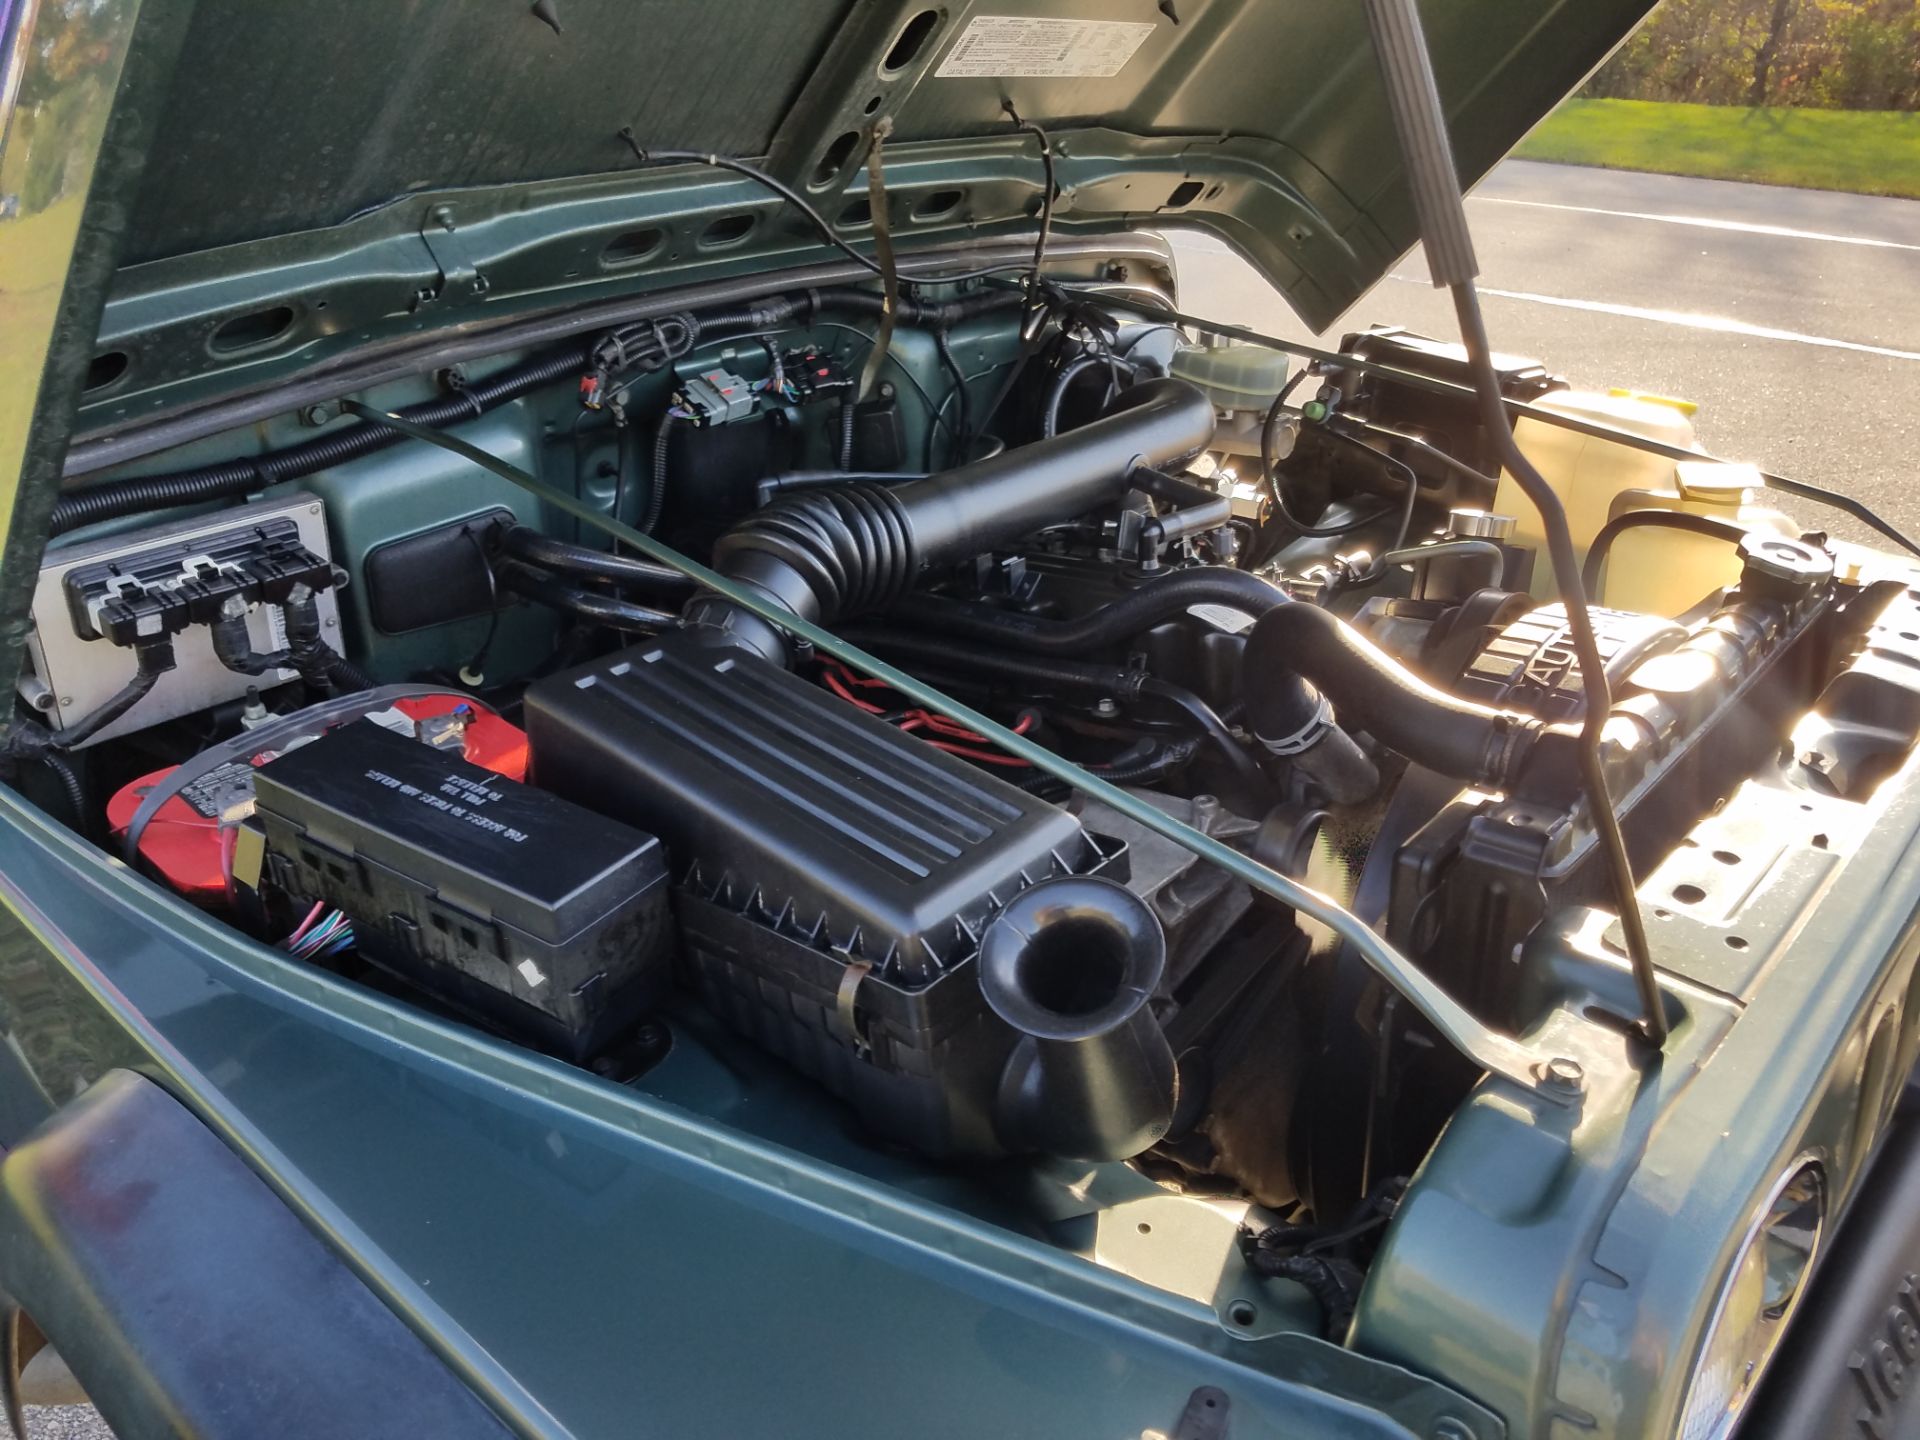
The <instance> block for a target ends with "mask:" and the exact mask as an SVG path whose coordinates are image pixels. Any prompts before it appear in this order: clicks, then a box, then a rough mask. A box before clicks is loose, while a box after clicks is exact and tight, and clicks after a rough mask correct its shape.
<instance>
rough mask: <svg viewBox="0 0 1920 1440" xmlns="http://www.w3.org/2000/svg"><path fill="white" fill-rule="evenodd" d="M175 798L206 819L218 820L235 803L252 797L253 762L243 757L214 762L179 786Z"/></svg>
mask: <svg viewBox="0 0 1920 1440" xmlns="http://www.w3.org/2000/svg"><path fill="white" fill-rule="evenodd" d="M177 798H179V799H181V800H184V801H186V802H187V804H189V805H191V806H192V807H193V808H194V810H195V811H196V812H197V813H198V814H200V815H203V816H205V817H206V818H207V819H209V820H218V819H219V818H220V817H221V816H222V815H225V814H226V813H227V812H228V811H229V810H231V809H232V808H233V807H234V806H235V805H238V804H242V803H244V802H246V801H249V800H251V799H253V766H251V765H249V764H248V763H247V762H246V761H244V760H229V761H228V762H227V763H226V764H224V765H216V766H215V767H214V768H213V769H211V770H209V771H207V773H206V774H204V775H202V776H200V777H198V778H197V779H195V780H193V781H192V782H190V783H189V784H187V785H184V786H182V787H181V789H180V793H179V795H178V797H177Z"/></svg>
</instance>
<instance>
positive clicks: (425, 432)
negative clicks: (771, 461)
mask: <svg viewBox="0 0 1920 1440" xmlns="http://www.w3.org/2000/svg"><path fill="white" fill-rule="evenodd" d="M344 408H345V409H347V410H348V411H350V412H351V413H353V414H355V415H358V416H359V417H360V418H361V419H363V420H369V421H372V422H374V423H375V424H379V425H386V426H389V427H391V428H393V429H395V430H398V431H399V432H400V433H401V434H403V435H408V436H411V437H412V438H413V439H415V440H424V441H425V442H426V443H428V444H429V445H437V446H439V447H440V448H441V449H443V450H447V451H450V452H452V453H453V454H455V455H458V456H460V457H461V458H462V459H464V460H468V461H471V462H472V463H473V464H475V465H478V466H480V467H481V468H482V469H484V470H487V471H489V472H490V473H492V474H494V475H498V476H499V477H500V478H501V479H503V480H506V481H508V482H510V483H512V484H514V485H518V486H519V487H520V488H521V489H522V490H525V491H526V492H527V493H528V494H530V495H533V496H535V497H537V498H538V499H540V500H544V501H545V502H546V503H547V504H549V505H551V506H552V507H553V508H554V509H555V510H558V511H560V512H561V513H563V514H566V515H570V516H572V517H573V518H574V519H576V520H579V521H582V522H583V523H585V524H587V525H591V526H592V527H594V528H595V529H597V530H600V531H602V532H604V533H605V534H607V535H610V536H612V537H613V538H615V539H616V540H619V541H620V542H622V543H623V544H625V545H626V546H628V547H629V548H630V549H632V550H633V551H635V552H636V553H638V554H640V555H644V556H645V557H646V558H647V559H649V560H653V561H656V562H657V563H659V564H661V565H669V566H672V567H673V568H674V569H675V570H678V571H679V572H680V573H681V574H683V575H685V576H687V577H688V578H689V579H691V580H693V581H694V582H695V583H697V584H699V585H701V586H703V587H704V588H706V589H708V590H711V591H713V592H714V593H715V594H717V595H720V596H723V597H725V598H726V599H727V600H729V601H731V602H732V603H733V604H735V605H737V606H739V607H740V608H741V609H743V610H746V611H748V612H750V613H752V614H753V615H756V616H758V617H759V618H760V619H761V620H764V621H765V622H766V623H767V624H769V625H773V626H776V627H778V628H779V629H781V630H784V631H786V632H787V633H788V634H789V635H791V636H793V637H794V638H795V639H797V640H804V641H806V642H807V643H808V644H810V645H812V646H813V647H814V649H816V650H817V651H819V652H820V653H822V654H824V655H831V656H832V657H833V658H834V659H836V660H839V661H840V662H842V663H843V664H845V665H848V666H851V667H852V668H853V669H855V670H857V671H859V672H860V673H861V674H863V675H867V676H870V677H872V678H873V679H876V680H881V681H884V682H885V683H886V684H887V685H888V686H889V687H891V688H892V689H894V690H896V691H898V692H899V693H900V694H902V695H905V696H906V697H907V698H908V699H910V700H912V701H914V702H915V703H917V704H920V705H924V706H925V707H926V708H927V709H929V710H932V711H933V712H935V713H936V714H939V715H944V716H946V717H947V718H948V719H949V720H954V721H957V722H958V723H960V724H962V725H965V726H967V727H968V728H969V729H971V730H972V731H973V732H974V733H975V734H977V735H981V736H983V737H985V738H986V739H987V740H990V741H992V742H993V744H994V745H996V746H998V747H999V748H1000V749H1001V750H1004V751H1005V752H1007V753H1008V754H1009V755H1016V756H1018V757H1019V758H1020V759H1022V760H1025V761H1026V762H1027V763H1028V764H1030V765H1032V766H1033V767H1034V768H1035V769H1036V770H1042V771H1045V772H1046V773H1047V774H1049V775H1051V776H1053V777H1054V778H1055V779H1056V780H1060V781H1062V782H1064V783H1065V784H1067V785H1069V786H1071V787H1072V788H1073V789H1075V790H1078V791H1079V792H1080V793H1081V794H1083V795H1086V796H1088V797H1089V798H1090V799H1094V800H1098V801H1099V802H1101V803H1102V804H1104V805H1108V806H1111V807H1112V808H1113V809H1115V810H1117V811H1119V813H1120V814H1122V815H1124V816H1126V817H1127V818H1128V819H1129V820H1132V821H1133V822H1134V823H1135V824H1137V825H1142V826H1144V827H1145V828H1147V829H1148V830H1151V831H1153V832H1154V833H1155V834H1156V835H1160V836H1163V837H1164V838H1166V839H1168V840H1171V841H1172V842H1173V843H1174V844H1176V845H1178V846H1180V847H1181V848H1182V849H1184V850H1187V851H1189V852H1191V853H1192V854H1194V855H1197V856H1199V857H1200V858H1201V859H1203V860H1206V861H1208V862H1210V863H1212V864H1214V865H1217V866H1219V867H1220V868H1221V869H1222V870H1225V871H1226V872H1227V873H1228V874H1230V875H1232V876H1233V877H1234V878H1235V879H1237V880H1241V881H1244V882H1245V883H1246V884H1247V885H1250V886H1252V887H1253V889H1255V890H1257V891H1259V892H1260V893H1261V894H1263V895H1266V896H1269V897H1271V898H1272V899H1274V900H1277V901H1279V902H1280V903H1281V904H1282V905H1285V906H1288V907H1289V908H1291V909H1293V910H1295V911H1297V912H1298V913H1300V914H1301V915H1304V916H1307V917H1308V918H1310V919H1312V920H1316V921H1318V922H1319V923H1320V924H1322V925H1324V926H1326V927H1327V929H1329V930H1331V931H1332V932H1333V933H1334V934H1335V935H1337V936H1339V937H1340V938H1341V939H1342V940H1344V941H1346V942H1347V943H1348V944H1349V945H1351V946H1352V947H1353V948H1354V950H1355V952H1356V953H1357V954H1359V956H1360V957H1361V958H1362V959H1363V960H1365V961H1366V963H1367V964H1368V965H1369V966H1370V967H1371V968H1372V969H1373V970H1374V971H1375V973H1377V974H1378V975H1379V976H1380V977H1381V978H1382V979H1383V980H1385V981H1386V982H1387V983H1388V984H1389V985H1391V986H1392V987H1393V988H1394V989H1395V990H1397V991H1399V992H1400V994H1402V995H1404V996H1405V997H1406V999H1407V1001H1408V1003H1409V1004H1411V1005H1412V1006H1413V1007H1414V1008H1415V1009H1416V1010H1418V1011H1419V1012H1420V1013H1421V1014H1422V1015H1423V1016H1425V1017H1426V1019H1427V1020H1428V1021H1429V1022H1430V1023H1431V1024H1432V1025H1433V1027H1434V1029H1435V1030H1437V1031H1438V1032H1439V1033H1440V1035H1441V1036H1442V1038H1444V1039H1445V1040H1446V1041H1447V1042H1448V1043H1449V1044H1451V1045H1452V1046H1453V1047H1454V1048H1455V1049H1456V1050H1458V1051H1459V1052H1460V1053H1461V1054H1462V1055H1464V1056H1466V1057H1467V1058H1468V1059H1469V1060H1471V1061H1472V1062H1473V1063H1474V1064H1476V1065H1478V1066H1479V1067H1480V1068H1481V1069H1483V1070H1486V1071H1489V1072H1491V1073H1492V1074H1495V1075H1498V1076H1500V1077H1501V1078H1502V1079H1504V1080H1508V1081H1510V1082H1512V1083H1513V1084H1515V1085H1518V1086H1520V1087H1521V1088H1522V1089H1523V1090H1525V1091H1527V1092H1529V1093H1531V1094H1533V1095H1536V1096H1538V1097H1539V1098H1540V1099H1541V1100H1543V1101H1544V1102H1546V1103H1548V1104H1553V1105H1563V1106H1564V1105H1571V1104H1573V1103H1574V1102H1575V1100H1576V1099H1577V1093H1575V1092H1571V1091H1569V1090H1568V1089H1567V1088H1566V1087H1565V1086H1564V1085H1560V1084H1556V1083H1555V1081H1554V1078H1553V1075H1554V1072H1553V1071H1552V1070H1551V1069H1550V1068H1549V1065H1550V1062H1551V1060H1552V1058H1553V1057H1550V1056H1547V1055H1545V1054H1544V1053H1536V1052H1535V1051H1534V1050H1532V1049H1531V1048H1529V1047H1528V1046H1526V1045H1524V1044H1522V1043H1521V1042H1520V1041H1519V1040H1517V1039H1515V1038H1514V1037H1512V1036H1510V1035H1504V1034H1502V1033H1500V1032H1499V1031H1497V1030H1495V1029H1493V1028H1492V1027H1490V1026H1488V1025H1486V1024H1484V1023H1482V1022H1481V1021H1480V1020H1479V1019H1478V1018H1477V1017H1476V1016H1474V1015H1473V1014H1472V1013H1471V1012H1469V1011H1468V1010H1467V1009H1466V1007H1464V1006H1463V1005H1461V1004H1460V1002H1459V1001H1457V1000H1455V999H1454V998H1453V997H1452V996H1451V995H1449V994H1447V992H1446V991H1445V990H1444V989H1442V988H1441V987H1440V986H1439V985H1438V984H1437V983H1435V981H1434V980H1433V979H1432V977H1430V976H1428V975H1427V974H1426V973H1425V972H1424V971H1422V970H1421V969H1420V968H1419V967H1418V966H1417V965H1415V964H1414V963H1413V962H1412V961H1411V960H1409V959H1408V958H1407V957H1406V956H1404V955H1402V954H1401V953H1400V952H1399V951H1398V950H1396V949H1394V947H1393V946H1391V945H1389V944H1388V943H1387V942H1386V941H1385V940H1384V939H1382V938H1381V937H1380V936H1379V935H1377V934H1375V933H1374V931H1373V930H1372V929H1370V928H1369V927H1368V926H1367V924H1366V922H1365V921H1363V920H1361V919H1360V917H1359V916H1357V915H1355V914H1354V913H1353V912H1352V911H1351V910H1348V909H1347V908H1346V907H1345V906H1343V905H1341V904H1340V902H1339V901H1337V900H1335V899H1333V897H1331V896H1329V895H1323V894H1321V893H1320V892H1319V891H1317V890H1315V889H1313V888H1311V887H1310V886H1307V885H1303V884H1301V883H1300V882H1299V881H1297V880H1294V879H1292V878H1290V877H1288V876H1286V875H1283V874H1281V873H1280V872H1279V871H1277V870H1273V869H1270V868H1269V867H1267V866H1265V865H1262V864H1261V863H1260V862H1259V861H1258V860H1255V859H1254V858H1253V857H1252V856H1250V855H1244V854H1242V853H1241V852H1240V851H1238V850H1235V849H1233V848H1231V847H1230V846H1227V845H1225V844H1222V843H1221V842H1220V841H1219V840H1217V839H1215V838H1214V837H1213V836H1211V835H1208V834H1205V833H1204V832H1202V831H1200V830H1196V829H1194V828H1193V827H1192V826H1190V825H1184V824H1182V823H1181V822H1180V821H1178V820H1176V819H1174V818H1173V817H1172V816H1171V815H1169V814H1167V813H1166V812H1165V811H1163V810H1160V809H1158V808H1157V807H1155V806H1152V805H1149V804H1147V803H1146V801H1144V800H1142V799H1140V798H1139V797H1138V796H1137V795H1134V794H1132V793H1131V792H1129V791H1126V790H1123V789H1121V788H1120V787H1119V786H1118V785H1114V784H1112V783H1110V782H1108V781H1106V780H1102V779H1101V778H1100V777H1099V776H1097V775H1094V774H1092V773H1090V772H1089V771H1087V770H1084V769H1082V768H1081V767H1080V766H1078V765H1076V764H1074V763H1073V762H1072V761H1071V760H1067V759H1064V758H1062V757H1061V756H1059V755H1056V754H1054V753H1053V751H1051V750H1049V749H1047V748H1046V747H1044V746H1042V745H1036V744H1035V743H1034V742H1033V741H1031V740H1029V739H1027V738H1026V737H1025V736H1024V735H1018V734H1015V733H1014V732H1013V731H1012V730H1010V729H1008V728H1007V727H1006V726H1004V725H1002V724H1000V723H999V722H998V721H996V720H992V719H990V718H988V717H987V716H985V715H982V714H981V713H980V712H979V711H978V710H975V709H974V708H973V707H972V706H969V705H963V704H962V703H961V702H960V701H958V700H955V699H953V698H952V697H951V696H949V695H947V694H945V693H943V692H942V691H940V690H939V689H937V688H935V687H934V686H932V685H928V684H927V683H925V682H924V681H922V680H920V679H918V678H917V677H915V676H913V675H909V674H908V673H907V672H906V671H904V670H901V669H899V668H898V667H897V666H894V665H889V664H888V663H887V662H886V661H884V660H882V659H880V658H879V657H878V656H876V655H872V654H869V653H868V652H867V651H865V650H863V649H861V648H860V647H859V646H857V645H852V644H849V643H848V642H847V641H845V640H842V639H841V638H840V637H839V636H837V635H835V634H834V633H833V632H832V631H830V630H827V629H825V628H823V627H821V626H819V625H816V624H814V623H813V622H812V621H809V620H805V619H803V618H801V617H800V616H798V615H796V614H794V613H793V612H792V611H791V610H788V609H786V608H785V607H784V606H782V605H780V604H779V603H778V602H776V601H774V600H772V599H770V598H769V597H768V596H767V595H766V594H765V593H763V592H762V591H759V590H756V589H754V588H753V587H751V586H748V585H743V584H741V583H739V582H738V581H735V580H730V579H728V578H727V577H726V576H724V575H721V574H720V573H718V572H717V571H714V570H711V569H709V568H708V567H706V566H705V565H702V564H700V563H699V562H698V561H697V560H693V559H690V558H688V557H687V556H685V555H682V554H681V553H680V552H679V551H677V550H675V549H673V548H672V547H671V546H668V545H664V544H662V543H661V542H660V541H658V540H656V539H654V538H653V536H651V535H646V534H643V533H641V532H640V531H639V530H636V529H634V528H633V527H632V526H631V525H627V524H624V523H622V522H621V521H619V520H616V519H614V518H613V517H612V516H609V515H607V514H605V513H603V512H602V511H599V510H596V509H594V508H593V507H592V506H591V505H588V504H587V503H586V502H585V501H583V500H581V499H579V498H578V497H577V496H573V495H569V494H567V493H566V492H565V491H564V490H560V489H557V488H555V487H554V486H551V485H548V484H547V483H546V482H545V481H542V480H539V479H537V478H535V477H534V476H532V475H530V474H528V473H527V472H526V471H524V470H522V469H520V468H519V467H518V466H517V465H513V464H510V463H509V462H508V461H505V460H502V459H501V458H500V457H499V456H497V455H492V454H489V453H488V452H487V451H485V450H482V449H480V448H479V447H478V446H477V445H471V444H468V443H467V442H466V441H464V440H461V439H459V438H458V437H457V436H454V435H449V434H447V433H445V432H444V431H440V430H430V429H427V428H426V427H425V426H422V425H415V424H413V423H412V422H410V421H407V420H402V419H401V418H400V417H398V416H397V415H390V414H388V413H386V412H384V411H380V410H376V409H374V408H373V407H371V406H369V405H363V404H361V403H360V402H359V401H357V400H348V401H345V402H344Z"/></svg>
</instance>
